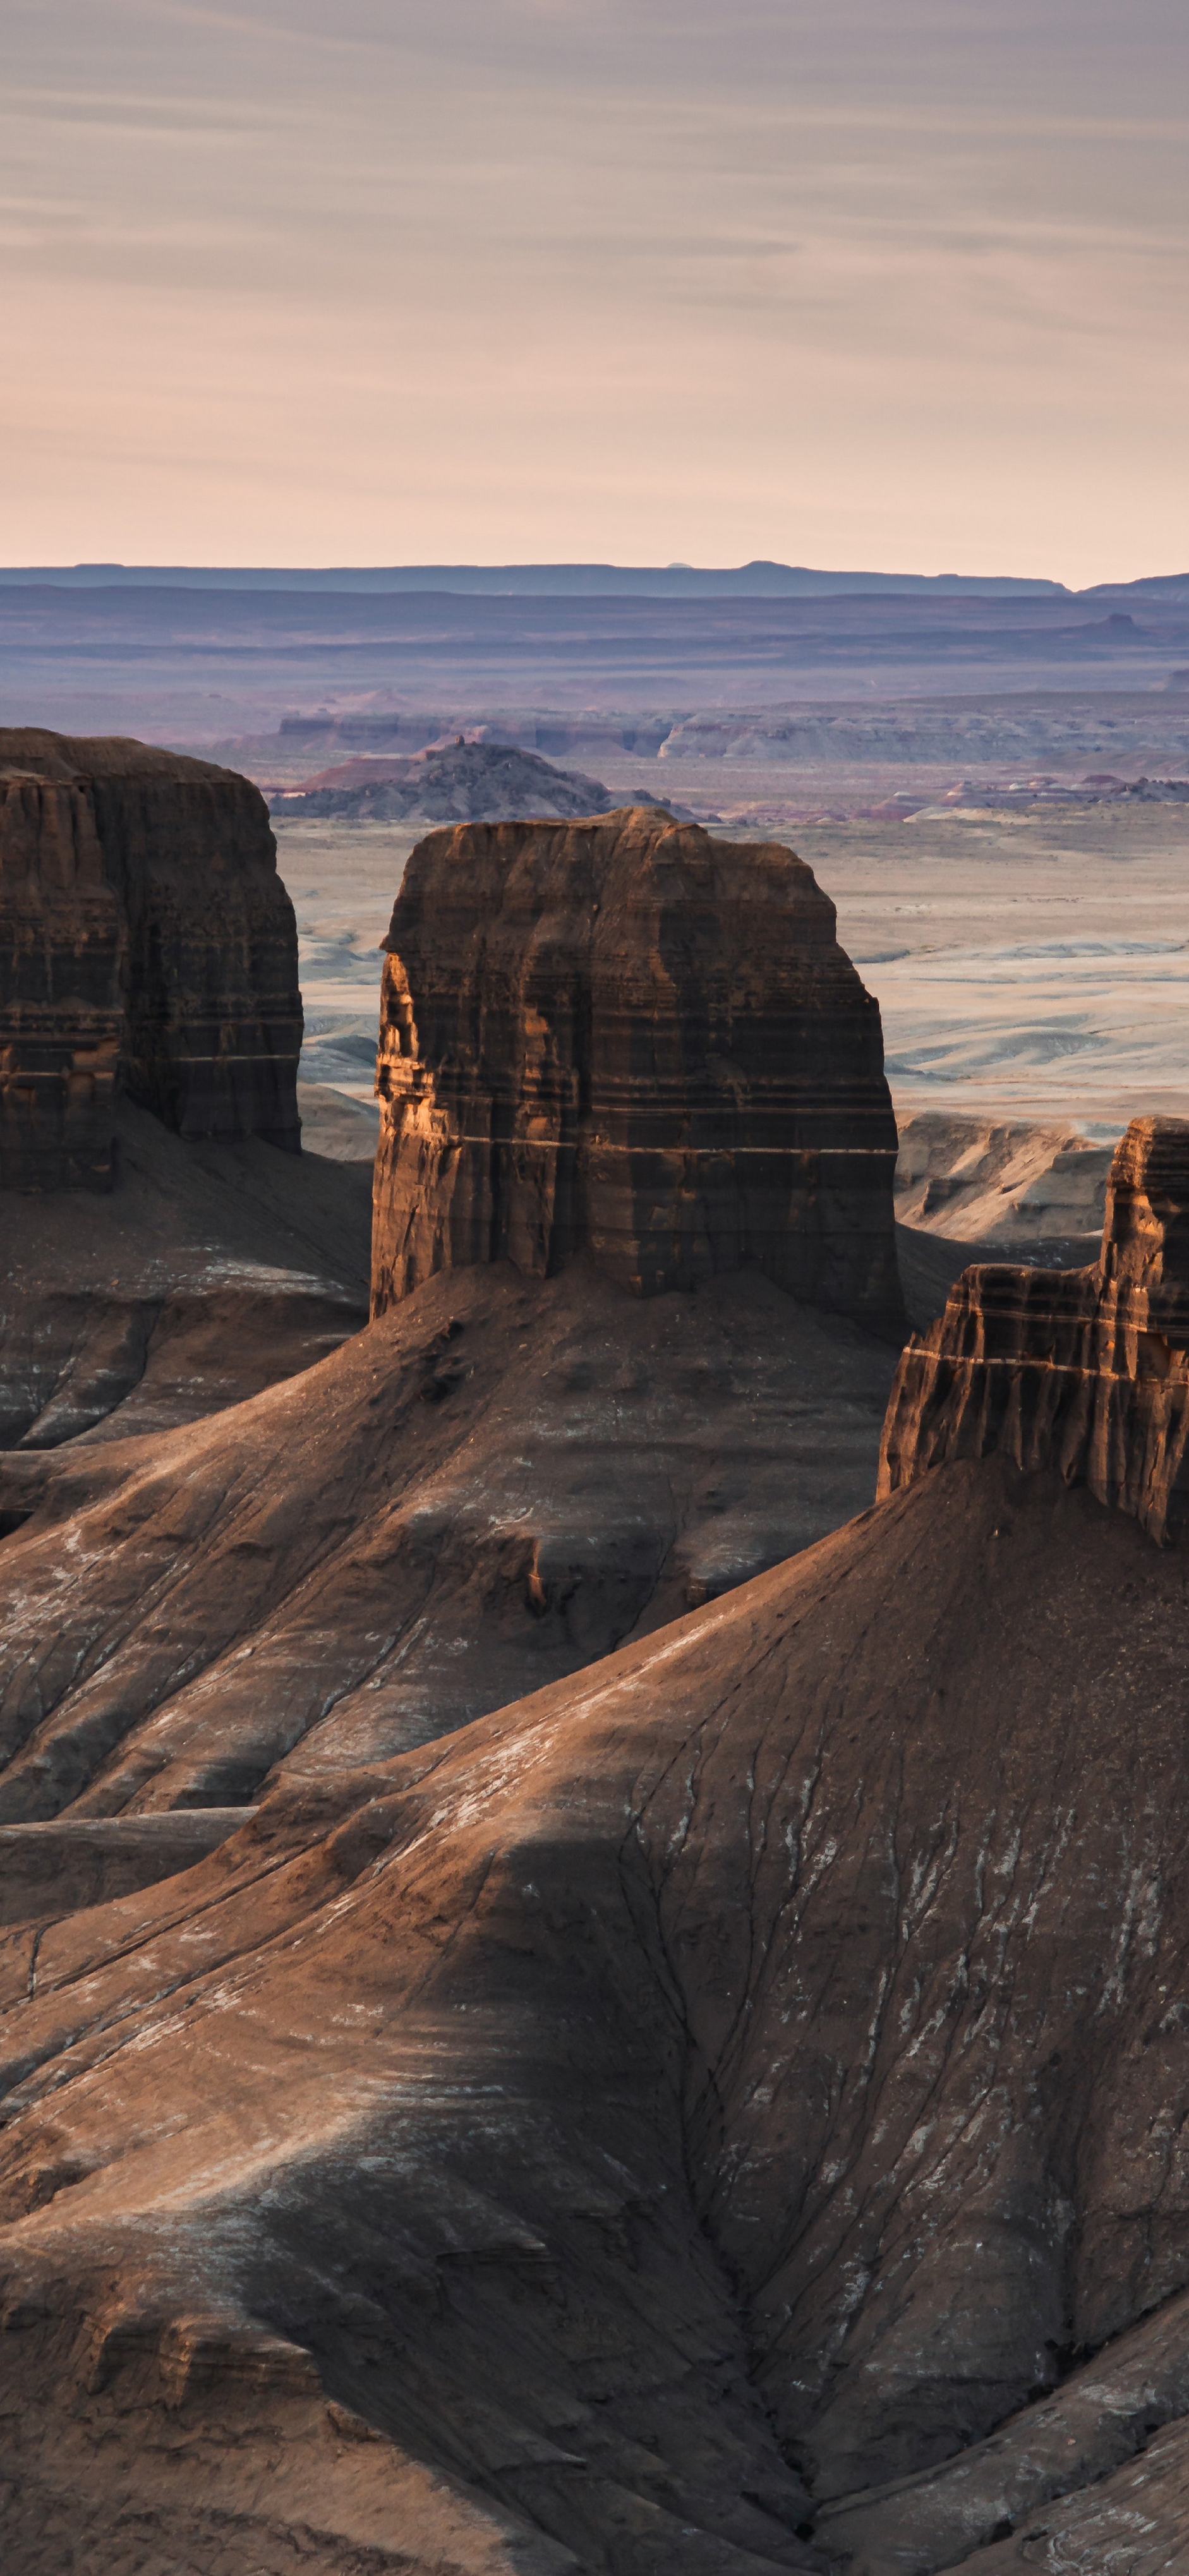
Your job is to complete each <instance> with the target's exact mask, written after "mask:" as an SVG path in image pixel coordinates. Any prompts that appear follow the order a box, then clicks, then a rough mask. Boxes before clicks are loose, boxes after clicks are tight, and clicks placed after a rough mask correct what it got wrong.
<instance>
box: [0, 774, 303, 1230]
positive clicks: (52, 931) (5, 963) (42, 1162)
mask: <svg viewBox="0 0 1189 2576" xmlns="http://www.w3.org/2000/svg"><path fill="white" fill-rule="evenodd" d="M301 1029H302V1018H301V997H300V994H299V993H298V989H297V942H296V929H295V924H294V919H293V907H292V905H291V904H290V902H289V899H288V896H287V895H286V893H285V890H284V887H283V886H282V885H281V883H280V880H279V878H278V876H277V872H276V849H275V844H274V842H273V838H272V834H271V832H270V830H269V826H268V814H267V809H266V807H265V804H264V799H263V797H262V796H261V795H260V793H259V790H258V789H257V788H255V787H253V786H251V785H250V784H249V782H248V780H247V779H244V778H239V777H237V776H236V775H235V774H234V772H233V771H230V770H225V769H218V768H216V767H215V766H214V764H213V763H212V762H209V761H201V760H190V759H186V758H184V757H182V756H181V755H180V754H177V753H173V752H166V751H157V750H154V749H152V748H150V747H148V746H146V745H145V744H143V743H133V742H111V741H104V740H96V741H75V740H71V739H68V738H67V737H65V736H62V735H56V734H50V733H42V732H38V731H36V730H33V729H29V730H25V731H9V732H0V1185H2V1186H6V1187H9V1188H22V1189H25V1188H39V1189H58V1188H62V1187H65V1186H79V1185H85V1186H91V1187H99V1188H104V1187H107V1186H110V1180H111V1168H112V1166H111V1138H112V1107H113V1099H114V1090H115V1084H116V1079H117V1074H118V1077H119V1079H120V1080H122V1082H123V1084H124V1086H125V1087H126V1089H127V1091H128V1092H129V1094H130V1096H131V1097H132V1098H133V1099H134V1100H136V1101H139V1102H141V1103H143V1105H144V1106H145V1107H146V1108H149V1109H151V1110H153V1111H154V1113H155V1114H156V1116H157V1117H159V1118H161V1119H162V1120H163V1121H164V1123H165V1125H166V1126H167V1127H171V1128H172V1129H174V1131H175V1132H176V1133H177V1134H178V1135H180V1136H188V1137H199V1136H202V1137H219V1136H245V1135H258V1136H261V1137H264V1138H266V1139H267V1140H268V1141H269V1142H270V1143H271V1144H274V1145H280V1146H284V1147H286V1148H287V1149H289V1150H291V1151H294V1152H296V1150H297V1148H298V1144H299V1136H300V1125H299V1121H298V1117H297V1107H296V1098H295V1091H294V1084H295V1079H296V1069H297V1057H298V1052H299V1049H300V1045H301Z"/></svg>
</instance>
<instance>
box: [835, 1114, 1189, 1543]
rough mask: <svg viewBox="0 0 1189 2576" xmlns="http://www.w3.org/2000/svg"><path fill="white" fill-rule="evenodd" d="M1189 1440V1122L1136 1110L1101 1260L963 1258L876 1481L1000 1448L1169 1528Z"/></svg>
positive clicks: (910, 1375)
mask: <svg viewBox="0 0 1189 2576" xmlns="http://www.w3.org/2000/svg"><path fill="white" fill-rule="evenodd" d="M1187 1439H1189V1120H1185V1119H1177V1118H1135V1119H1133V1120H1132V1122H1131V1125H1130V1127H1129V1128H1128V1130H1127V1133H1126V1135H1125V1136H1124V1137H1123V1138H1122V1140H1121V1142H1120V1143H1119V1145H1118V1147H1117V1148H1116V1151H1115V1157H1114V1161H1113V1163H1112V1166H1111V1175H1110V1182H1109V1185H1108V1189H1107V1207H1106V1223H1105V1225H1104V1228H1103V1235H1102V1249H1101V1252H1100V1255H1099V1258H1098V1261H1097V1262H1096V1263H1095V1264H1094V1265H1093V1267H1092V1268H1090V1269H1088V1270H1066V1271H1060V1270H1024V1269H1016V1268H1014V1267H1009V1266H1008V1265H1007V1264H1006V1263H1004V1264H1002V1265H1001V1264H999V1263H995V1264H993V1265H991V1264H988V1265H985V1266H981V1267H976V1268H973V1269H970V1270H966V1271H964V1272H963V1274H962V1277H961V1279H960V1280H959V1281H958V1284H957V1286H956V1287H955V1288H954V1289H953V1291H952V1292H951V1295H950V1298H949V1301H948V1303H947V1306H946V1309H945V1313H944V1314H943V1315H942V1316H940V1317H939V1319H938V1321H937V1322H936V1323H935V1324H931V1325H930V1327H929V1330H928V1332H927V1333H925V1334H923V1335H921V1336H920V1337H919V1338H918V1337H914V1339H913V1340H912V1341H911V1342H910V1343H909V1345H908V1347H907V1349H906V1350H905V1353H904V1356H903V1359H902V1360H901V1363H900V1369H899V1373H898V1375H897V1379H896V1384H895V1387H894V1388H893V1392H892V1400H891V1403H890V1405H889V1408H888V1416H887V1422H886V1425H885V1429H884V1441H883V1452H882V1457H881V1462H880V1484H879V1490H880V1493H881V1495H887V1494H892V1493H895V1492H897V1491H898V1490H899V1489H900V1488H901V1487H902V1486H905V1485H910V1484H912V1483H913V1481H914V1479H915V1478H916V1477H918V1476H920V1475H922V1474H923V1473H924V1472H925V1471H926V1470H927V1469H928V1468H930V1467H934V1466H939V1465H941V1464H942V1463H943V1462H944V1461H947V1460H951V1459H956V1458H982V1457H985V1456H986V1455H987V1454H988V1452H989V1451H991V1450H996V1449H998V1450H1003V1451H1004V1452H1006V1454H1007V1455H1008V1456H1009V1457H1010V1458H1012V1459H1014V1461H1015V1463H1016V1464H1017V1466H1020V1467H1024V1468H1029V1469H1031V1468H1042V1467H1054V1468H1056V1469H1057V1470H1058V1472H1059V1473H1060V1474H1061V1476H1063V1477H1064V1479H1065V1481H1066V1483H1067V1484H1084V1485H1088V1486H1089V1488H1090V1491H1091V1493H1093V1494H1096V1495H1097V1496H1098V1499H1099V1501H1100V1502H1104V1503H1111V1504H1114V1505H1117V1506H1118V1508H1119V1509H1120V1510H1122V1511H1125V1512H1130V1513H1131V1514H1132V1515H1133V1516H1134V1518H1135V1519H1136V1520H1138V1521H1139V1522H1140V1523H1141V1525H1142V1526H1143V1528H1144V1529H1146V1530H1147V1531H1148V1532H1149V1533H1150V1535H1151V1536H1152V1537H1153V1538H1155V1539H1157V1540H1161V1541H1163V1540H1164V1539H1165V1538H1167V1537H1168V1536H1170V1535H1171V1534H1172V1533H1173V1532H1174V1530H1175V1529H1176V1527H1177V1526H1178V1525H1179V1523H1180V1521H1181V1519H1182V1518H1183V1515H1184V1511H1185V1503H1186V1496H1187V1493H1189V1473H1187V1461H1186V1444H1187Z"/></svg>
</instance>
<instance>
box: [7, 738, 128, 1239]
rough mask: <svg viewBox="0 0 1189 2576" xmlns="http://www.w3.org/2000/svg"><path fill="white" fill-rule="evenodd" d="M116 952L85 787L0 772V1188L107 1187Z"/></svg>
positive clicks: (121, 943)
mask: <svg viewBox="0 0 1189 2576" xmlns="http://www.w3.org/2000/svg"><path fill="white" fill-rule="evenodd" d="M2 742H3V737H0V743H2ZM127 947H128V929H127V922H126V920H125V917H124V914H123V910H122V907H121V904H120V900H119V896H118V894H117V891H116V888H115V887H114V885H113V884H112V883H111V881H110V879H109V877H108V876H107V874H106V872H105V869H104V864H103V853H102V850H101V848H100V845H99V836H98V831H97V829H96V822H95V810H94V804H93V800H92V799H91V797H90V796H89V795H88V793H87V791H86V789H85V787H83V786H82V785H80V784H78V783H76V782H73V781H71V780H69V779H47V778H41V777H37V776H34V775H23V776H22V775H20V774H16V775H14V774H13V771H12V768H11V766H9V767H8V773H7V775H5V773H4V769H3V767H0V1188H4V1189H20V1190H26V1189H51V1190H61V1189H108V1188H110V1186H111V1172H112V1122H113V1114H114V1106H115V1091H116V1080H117V1076H118V1073H119V1064H120V1048H121V1042H122V1037H123V1027H124V1008H123V985H124V977H125V971H126V962H127Z"/></svg>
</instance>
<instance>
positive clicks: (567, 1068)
mask: <svg viewBox="0 0 1189 2576" xmlns="http://www.w3.org/2000/svg"><path fill="white" fill-rule="evenodd" d="M385 946H386V949H387V951H388V955H387V962H386V965H385V969H384V980H383V988H382V994H381V1007H380V1048H379V1060H378V1068H377V1089H378V1092H379V1096H380V1101H381V1130H380V1144H379V1151H378V1154H377V1161H376V1185H375V1224H374V1235H373V1259H372V1309H373V1313H374V1314H375V1315H379V1314H382V1313H383V1312H384V1309H385V1308H386V1307H387V1306H389V1305H391V1304H392V1303H393V1302H394V1301H395V1300H398V1299H400V1298H403V1297H406V1296H407V1295H408V1294H409V1293H410V1291H411V1290H413V1289H414V1288H416V1287H418V1286H419V1285H420V1284H421V1283H422V1282H423V1281H425V1280H427V1279H429V1278H431V1277H433V1275H434V1274H435V1273H436V1272H438V1271H441V1270H445V1269H454V1268H458V1267H460V1266H465V1265H468V1264H472V1263H482V1262H490V1261H497V1260H500V1259H501V1258H508V1259H511V1260H512V1261H514V1262H515V1263H516V1264H517V1266H518V1268H519V1269H520V1270H521V1271H522V1272H523V1273H527V1274H529V1275H530V1276H536V1277H545V1276H548V1275H549V1274H550V1273H552V1272H554V1271H557V1270H559V1269H560V1268H562V1267H563V1266H564V1265H565V1263H566V1262H568V1261H569V1260H571V1259H572V1258H573V1257H574V1256H575V1254H577V1253H578V1252H580V1251H587V1252H589V1253H590V1254H591V1256H592V1257H593V1259H594V1260H595V1262H596V1263H597V1264H598V1265H599V1267H600V1268H601V1269H602V1270H604V1271H605V1272H606V1273H607V1274H608V1275H609V1276H610V1277H611V1278H613V1279H615V1280H617V1281H618V1282H619V1283H620V1284H621V1285H622V1286H623V1287H625V1288H627V1289H629V1290H631V1291H632V1292H633V1293H635V1294H637V1295H644V1296H652V1295H655V1294H657V1293H658V1292H660V1291H662V1290H664V1289H669V1288H687V1287H691V1286H694V1285H696V1284H697V1283H698V1282H700V1281H703V1280H705V1279H708V1278H710V1277H711V1276H713V1275H714V1274H716V1273H719V1272H726V1271H732V1270H738V1269H740V1268H741V1267H743V1266H745V1265H748V1264H751V1265H754V1266H755V1267H757V1268H758V1269H760V1270H761V1271H763V1272H764V1273H765V1274H766V1276H767V1277H768V1278H769V1279H771V1280H772V1281H773V1282H774V1283H775V1284H776V1285H777V1286H778V1287H780V1288H782V1289H784V1290H786V1291H787V1292H788V1293H789V1294H791V1295H793V1296H795V1297H798V1298H803V1299H806V1300H808V1301H809V1302H811V1303H814V1304H818V1305H822V1306H826V1307H829V1308H831V1309H833V1310H834V1311H835V1312H837V1313H839V1314H842V1315H847V1316H850V1317H852V1318H853V1319H854V1320H855V1321H856V1322H858V1323H861V1324H863V1325H865V1326H867V1327H868V1328H869V1329H871V1330H873V1331H876V1332H882V1333H887V1334H889V1335H892V1336H894V1337H895V1338H896V1339H899V1337H900V1334H901V1331H902V1328H903V1307H902V1303H901V1297H900V1287H899V1280H898V1275H897V1269H896V1253H895V1239H894V1227H893V1210H892V1178H893V1172H894V1168H895V1161H896V1129H895V1123H894V1119H893V1115H892V1107H891V1100H890V1096H889V1093H888V1087H887V1083H886V1081H885V1078H884V1071H883V1046H882V1038H881V1031H880V1019H879V1008H878V1005H877V1003H876V1002H875V1001H874V1000H873V998H872V996H871V995H870V994H869V993H867V992H866V991H865V990H864V987H863V985H862V984H861V982H860V980H859V977H858V975H857V974H856V972H855V969H854V967H853V966H852V965H851V963H850V960H849V959H848V958H847V957H846V955H845V954H844V952H843V950H842V949H841V948H840V947H839V945H838V942H837V939H836V937H835V912H834V906H833V904H832V903H831V902H830V901H829V900H828V898H827V897H826V896H825V895H824V894H823V893H822V892H821V890H820V888H819V887H818V885H817V884H816V882H815V879H814V877H813V874H812V872H811V870H810V869H809V868H808V867H806V866H805V865H804V864H803V863H802V861H801V860H799V859H798V858H796V857H795V856H794V855H793V853H792V851H791V850H788V849H785V848H783V847H781V846H779V845H777V844H776V843H773V842H754V843H737V842H724V841H715V840H712V839H711V838H710V836H709V835H708V834H707V833H706V832H705V831H704V830H702V829H701V828H700V827H699V826H697V825H691V824H679V823H676V822H674V820H673V818H672V816H671V815H670V814H669V813H667V812H666V811H665V810H664V808H663V807H662V808H657V807H627V808H624V809H621V810H619V811H617V812H614V813H611V814H609V815H607V816H605V817H591V818H589V819H586V820H583V821H581V822H575V823H569V824H560V823H548V822H543V821H541V822H518V823H504V824H489V825H480V824H473V825H470V826H469V827H463V828H459V829H456V830H455V831H453V832H445V831H442V832H434V833H431V834H429V835H428V836H427V838H426V839H425V840H423V841H422V842H421V843H420V845H419V847H418V848H417V849H416V850H414V852H413V854H412V857H411V858H410V860H409V864H408V867H407V869H406V873H405V878H404V882H403V885H402V888H401V892H400V895H399V896H398V899H397V903H396V907H395V910H394V912H393V916H392V925H391V928H390V931H389V934H388V938H387V940H386V942H385Z"/></svg>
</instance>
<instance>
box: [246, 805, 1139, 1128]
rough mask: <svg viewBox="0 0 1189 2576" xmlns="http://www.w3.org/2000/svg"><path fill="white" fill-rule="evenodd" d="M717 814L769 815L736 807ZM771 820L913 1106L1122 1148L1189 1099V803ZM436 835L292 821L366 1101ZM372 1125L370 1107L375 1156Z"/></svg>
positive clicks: (305, 944) (312, 914) (312, 1071)
mask: <svg viewBox="0 0 1189 2576" xmlns="http://www.w3.org/2000/svg"><path fill="white" fill-rule="evenodd" d="M625 783H626V782H625ZM683 783H684V782H683ZM609 784H611V785H612V787H613V788H614V789H616V790H618V788H619V781H618V780H612V781H610V782H609ZM691 785H692V782H691ZM685 797H686V801H688V802H691V803H692V802H694V801H695V800H694V797H693V794H692V793H691V787H686V788H685ZM714 828H715V829H716V830H720V831H723V832H725V833H728V834H732V835H738V836H743V835H744V834H749V833H751V832H752V831H754V829H755V826H754V825H752V824H751V823H750V822H748V820H747V819H746V818H745V817H741V816H738V815H731V814H727V815H725V816H724V820H723V822H722V823H721V824H719V825H716V826H715V827H714ZM763 829H764V837H771V838H779V839H781V840H785V841H787V842H788V843H789V844H790V845H791V846H792V847H794V848H795V849H797V850H798V851H799V852H800V854H801V856H802V857H803V858H804V859H806V860H807V861H808V862H809V865H810V866H811V867H812V868H813V870H814V873H815V875H816V876H817V878H818V881H819V883H820V884H821V885H822V886H824V887H825V889H826V890H827V892H828V893H829V894H830V895H831V897H832V898H833V901H834V902H835V903H836V905H837V907H838V934H839V937H840V939H841V941H842V943H843V945H844V947H845V948H846V949H847V950H848V952H849V954H850V955H851V956H852V957H853V959H854V960H855V963H856V965H857V966H858V967H859V968H860V970H861V972H862V975H863V979H864V982H865V983H866V984H867V985H868V987H869V989H870V990H871V991H872V992H874V993H875V994H876V995H877V997H878V1000H879V1003H880V1007H881V1011H882V1014H883V1026H884V1043H885V1047H886V1050H887V1061H888V1072H889V1077H890V1080H891V1084H892V1092H893V1097H894V1099H895V1102H896V1106H897V1110H898V1112H900V1114H901V1115H902V1116H911V1115H913V1114H915V1113H917V1112H919V1111H920V1110H922V1109H926V1108H935V1109H941V1110H945V1111H947V1112H954V1111H967V1112H970V1113H971V1114H975V1115H978V1116H985V1115H987V1114H997V1115H998V1114H1003V1115H1008V1116H1011V1117H1017V1118H1036V1119H1054V1120H1060V1121H1063V1122H1067V1123H1068V1124H1069V1126H1070V1127H1071V1128H1078V1129H1080V1130H1081V1131H1082V1132H1083V1133H1085V1134H1086V1135H1088V1136H1092V1137H1094V1138H1095V1139H1097V1140H1100V1141H1107V1140H1108V1139H1109V1138H1111V1137H1113V1136H1114V1135H1116V1134H1118V1133H1119V1132H1121V1130H1122V1128H1123V1127H1124V1126H1125V1125H1126V1122H1127V1120H1128V1119H1129V1118H1131V1117H1135V1116H1137V1115H1140V1114H1142V1113H1143V1112H1145V1111H1158V1112H1164V1113H1166V1114H1171V1115H1177V1116H1184V1115H1186V1114H1189V918H1187V914H1186V884H1187V881H1189V809H1187V808H1185V807H1183V806H1181V807H1177V806H1163V805H1143V804H1136V805H1127V806H1120V805H1117V804H1112V805H1093V804H1087V805H1085V806H1081V807H1068V806H1065V807H1056V808H1054V807H1046V806H1043V805H1038V806H1035V807H1023V808H1018V809H1013V810H1010V811H1002V812H996V811H985V810H984V811H977V810H976V811H974V812H962V811H941V812H938V811H933V812H930V811H928V810H926V811H924V812H921V813H918V814H916V815H914V816H913V817H912V819H911V820H910V821H908V822H896V823H873V822H861V821H851V822H832V823H804V822H802V823H799V824H797V825H796V826H795V827H794V826H792V825H788V826H786V827H784V828H782V827H781V826H780V824H779V823H778V822H776V821H773V822H772V823H768V824H766V825H765V826H764V827H763ZM419 837H420V833H419V830H418V829H415V828H413V827H409V826H403V827H398V826H387V825H380V824H363V825H355V826H350V827H347V826H343V825H338V824H332V823H306V822H302V823H282V824H280V826H279V828H278V832H277V843H278V850H279V853H280V867H281V873H282V875H283V877H284V878H285V881H286V884H287V885H288V887H289V890H290V892H291V894H292V896H293V899H294V903H295V905H296V908H297V916H298V927H299V933H300V939H301V976H302V989H303V992H304V996H305V1007H306V1032H307V1033H306V1044H305V1049H304V1053H303V1059H302V1072H303V1075H304V1076H305V1078H306V1079H307V1080H309V1081H316V1082H321V1083H326V1084H328V1085H330V1086H331V1087H332V1088H333V1089H335V1090H336V1091H338V1092H339V1093H340V1094H342V1095H343V1096H344V1097H345V1098H347V1099H350V1100H353V1101H355V1102H357V1103H358V1104H360V1106H361V1108H362V1109H363V1111H364V1114H365V1116H370V1115H371V1113H370V1112H369V1111H367V1109H366V1104H367V1103H369V1102H370V1098H371V1084H372V1064H373V1061H374V1050H375V1030H376V1014H377V999H378V992H379V979H380V952H379V942H380V941H381V940H382V938H383V936H384V933H385V931H386V930H387V927H388V921H389V916H390V913H391V909H392V904H393V901H394V899H395V896H396V892H397V888H398V886H399V883H400V877H401V874H402V872H403V868H404V863H405V860H406V859H407V857H408V854H409V851H410V850H411V849H412V848H413V846H414V844H415V842H416V840H417V839H418V838H419ZM367 1132H368V1131H367V1129H366V1127H365V1126H364V1125H363V1123H362V1121H361V1124H360V1129H359V1133H360V1137H361V1142H362V1150H364V1151H366V1150H368V1146H367V1142H366V1139H367ZM331 1150H334V1149H333V1148H332V1149H331ZM339 1150H342V1149H341V1147H340V1148H339Z"/></svg>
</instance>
